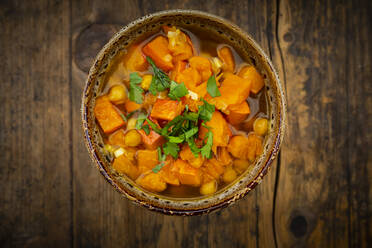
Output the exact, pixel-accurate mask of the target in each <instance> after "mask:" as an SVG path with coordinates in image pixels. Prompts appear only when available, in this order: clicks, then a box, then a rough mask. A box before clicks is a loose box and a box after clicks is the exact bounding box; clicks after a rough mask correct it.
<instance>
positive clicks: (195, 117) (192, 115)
mask: <svg viewBox="0 0 372 248" xmlns="http://www.w3.org/2000/svg"><path fill="white" fill-rule="evenodd" d="M185 112H186V111H185ZM183 116H184V118H185V119H186V120H189V121H197V120H198V118H199V114H198V113H194V112H186V113H184V114H183Z"/></svg>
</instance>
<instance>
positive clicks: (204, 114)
mask: <svg viewBox="0 0 372 248" xmlns="http://www.w3.org/2000/svg"><path fill="white" fill-rule="evenodd" d="M202 100H203V102H204V104H203V105H201V106H199V118H200V119H202V120H205V121H210V120H211V119H212V115H213V112H214V110H215V109H214V105H212V104H209V103H208V102H207V101H206V100H204V99H202Z"/></svg>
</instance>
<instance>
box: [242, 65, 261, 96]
mask: <svg viewBox="0 0 372 248" xmlns="http://www.w3.org/2000/svg"><path fill="white" fill-rule="evenodd" d="M239 76H240V77H242V78H245V79H247V80H249V81H250V82H251V91H252V92H253V93H254V94H257V93H258V92H259V91H260V90H261V89H262V88H263V87H264V86H265V82H264V79H263V77H262V76H261V74H260V73H259V72H258V71H257V70H256V68H255V67H254V66H245V67H243V68H242V69H241V70H240V71H239Z"/></svg>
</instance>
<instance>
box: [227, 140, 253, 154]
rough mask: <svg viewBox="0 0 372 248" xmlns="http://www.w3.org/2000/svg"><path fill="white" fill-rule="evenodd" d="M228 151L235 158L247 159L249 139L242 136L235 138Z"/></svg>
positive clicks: (231, 141)
mask: <svg viewBox="0 0 372 248" xmlns="http://www.w3.org/2000/svg"><path fill="white" fill-rule="evenodd" d="M227 149H228V151H229V152H230V153H231V154H232V155H233V156H234V157H235V158H240V159H245V158H246V155H247V152H248V139H247V137H244V136H242V135H236V136H233V137H232V138H231V139H230V142H229V145H228V147H227Z"/></svg>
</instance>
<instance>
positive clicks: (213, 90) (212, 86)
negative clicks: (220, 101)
mask: <svg viewBox="0 0 372 248" xmlns="http://www.w3.org/2000/svg"><path fill="white" fill-rule="evenodd" d="M207 91H208V93H209V95H211V97H216V96H221V92H220V90H219V89H218V87H217V83H216V77H215V76H214V75H212V76H210V78H209V79H208V81H207Z"/></svg>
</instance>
